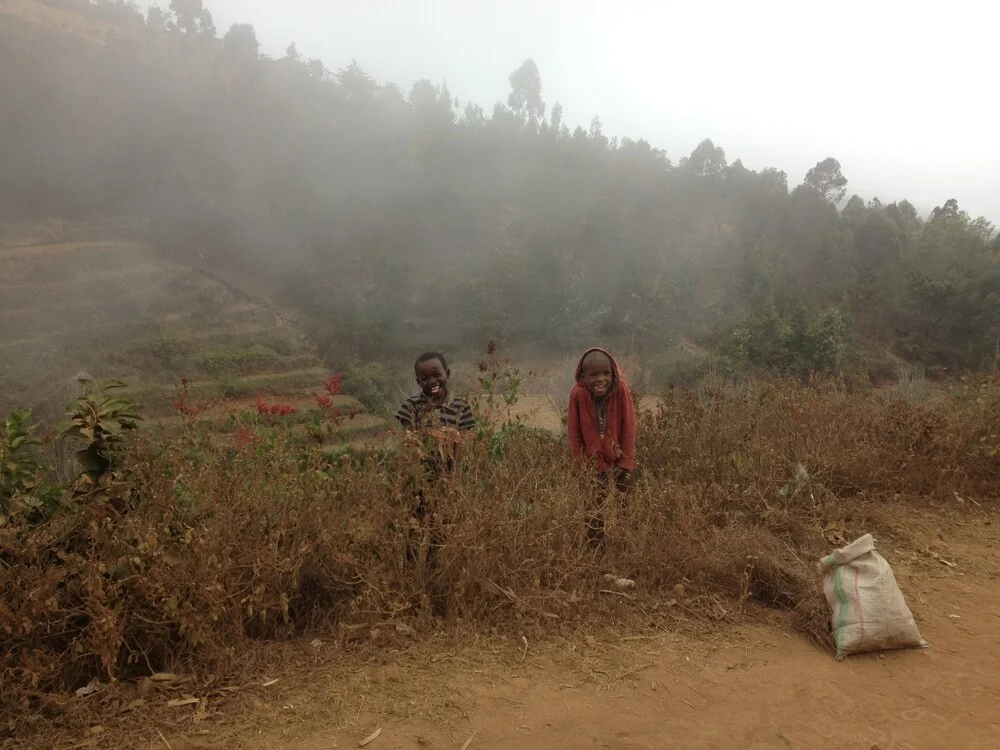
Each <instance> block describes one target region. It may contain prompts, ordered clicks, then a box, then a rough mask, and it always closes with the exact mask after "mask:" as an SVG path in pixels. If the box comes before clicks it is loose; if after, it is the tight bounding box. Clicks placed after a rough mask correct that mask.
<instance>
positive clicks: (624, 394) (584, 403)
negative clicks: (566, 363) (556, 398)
mask: <svg viewBox="0 0 1000 750" xmlns="http://www.w3.org/2000/svg"><path fill="white" fill-rule="evenodd" d="M566 432H567V436H568V438H569V449H570V451H571V452H572V453H573V456H574V457H576V459H577V460H578V461H580V463H581V464H590V465H592V466H593V467H594V468H596V470H597V473H598V476H599V477H600V478H601V480H602V481H601V486H602V487H606V486H607V484H608V482H609V481H611V480H612V479H613V480H614V482H615V487H616V489H617V490H618V492H620V493H624V492H626V491H627V489H628V480H629V476H630V475H631V473H632V471H633V470H634V469H635V439H636V434H637V432H638V423H637V420H636V415H635V405H634V404H633V403H632V393H631V392H630V391H629V388H628V384H627V383H626V382H625V381H624V380H623V379H622V376H621V370H620V369H619V367H618V363H617V362H615V359H614V357H612V356H611V354H610V353H608V352H606V351H605V350H604V349H597V348H594V349H588V350H587V351H586V352H584V354H583V356H582V357H580V362H579V364H578V365H577V367H576V385H574V386H573V390H572V391H571V392H570V395H569V412H568V414H567V416H566ZM587 526H588V533H587V536H588V538H590V540H591V541H598V540H600V539H601V538H602V537H603V536H604V521H603V519H602V518H601V517H600V516H597V517H594V518H591V519H590V520H589V521H588V524H587Z"/></svg>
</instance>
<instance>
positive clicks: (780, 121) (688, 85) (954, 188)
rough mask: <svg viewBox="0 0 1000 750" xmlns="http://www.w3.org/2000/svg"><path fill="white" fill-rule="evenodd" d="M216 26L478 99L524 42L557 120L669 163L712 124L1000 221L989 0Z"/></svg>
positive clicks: (246, 6)
mask: <svg viewBox="0 0 1000 750" xmlns="http://www.w3.org/2000/svg"><path fill="white" fill-rule="evenodd" d="M211 8H212V11H213V13H214V14H215V17H216V23H217V25H218V27H219V29H220V30H222V29H226V28H228V27H229V25H230V24H232V23H236V22H249V23H252V24H254V26H255V27H256V29H257V31H258V36H259V38H260V41H261V43H262V51H263V52H265V53H268V54H272V55H275V56H280V55H282V54H284V49H285V47H286V46H287V45H288V44H289V43H290V42H292V41H294V42H296V43H297V45H298V48H299V51H300V52H302V53H303V54H305V55H307V56H310V57H313V56H316V57H321V58H322V59H323V60H324V61H325V62H326V63H327V65H328V66H329V67H331V68H335V67H338V66H341V65H344V64H346V63H347V62H348V61H349V60H350V59H351V58H356V59H357V60H358V61H359V62H360V63H361V64H362V65H363V66H364V67H365V69H366V70H368V71H369V72H370V73H371V74H372V75H373V76H374V77H375V78H376V79H377V80H380V81H384V80H389V81H395V82H396V83H398V84H399V85H400V86H402V88H403V90H404V91H409V89H410V86H412V84H413V82H414V81H416V80H418V79H421V78H428V79H430V80H432V81H434V82H435V83H440V82H442V81H447V82H448V85H449V87H450V89H451V91H452V93H453V94H454V95H456V96H458V97H459V99H460V100H461V101H462V102H463V103H464V102H467V101H469V100H474V101H477V102H479V103H480V104H482V105H483V107H484V108H485V109H487V111H488V110H489V109H490V108H491V107H492V105H493V102H496V101H505V100H506V98H507V87H506V85H505V84H506V75H507V73H508V72H509V71H510V70H512V69H513V68H514V67H516V65H517V64H518V63H520V62H521V61H522V60H524V59H525V58H528V57H531V58H534V60H535V61H536V62H537V63H538V66H539V68H540V70H541V71H542V74H543V80H544V84H545V92H544V93H545V96H546V99H547V100H548V101H549V102H550V103H551V102H554V101H556V100H558V101H559V102H560V103H561V104H562V105H563V107H564V108H565V117H566V120H567V121H568V122H570V123H571V126H572V124H576V123H584V125H586V123H588V122H589V121H590V119H591V118H592V117H593V116H595V115H597V116H600V117H601V119H602V121H603V122H604V125H605V131H606V132H608V133H609V134H610V135H619V136H630V137H633V138H645V139H646V140H648V141H649V142H650V143H651V144H652V145H653V146H655V147H658V148H663V149H665V150H666V152H667V155H668V156H670V157H671V158H672V159H674V160H675V161H676V159H677V158H679V157H680V156H683V155H686V154H688V153H690V152H691V150H692V149H693V148H694V147H695V146H696V145H697V144H698V143H699V142H700V141H701V140H702V139H703V138H706V137H707V138H711V139H712V140H713V141H714V142H715V143H716V144H718V145H721V146H723V147H724V148H725V149H726V151H727V153H729V154H731V156H732V157H733V158H736V157H739V158H741V159H742V160H743V163H744V164H746V165H747V166H748V167H749V168H751V169H760V168H763V167H768V166H774V167H778V168H779V169H783V170H785V171H786V172H787V173H788V175H789V178H790V179H791V180H792V181H793V182H797V181H798V180H799V179H801V177H802V176H804V174H805V172H806V170H807V169H809V168H810V167H811V166H813V165H814V164H815V163H816V162H817V161H818V160H819V159H822V158H824V157H826V156H829V155H833V156H836V157H837V158H838V159H839V160H840V163H841V165H842V166H843V168H844V171H845V173H846V174H849V175H850V178H851V184H852V190H853V191H854V192H858V193H859V194H860V195H862V197H864V198H866V199H869V198H872V197H876V196H877V197H879V198H880V199H881V200H882V201H883V202H889V201H893V200H899V199H902V198H907V199H909V200H910V201H911V202H913V203H915V204H916V205H917V206H918V208H920V209H921V210H922V212H925V211H929V210H930V209H931V208H932V207H933V206H935V205H937V204H939V203H941V202H942V201H943V200H945V199H946V198H948V197H953V196H958V197H960V199H961V201H960V202H961V203H962V205H963V207H964V208H966V209H967V210H968V211H970V213H972V214H973V215H980V214H983V215H986V216H987V217H989V218H990V219H992V220H993V221H994V222H997V221H998V220H1000V138H998V137H997V135H996V132H997V130H996V122H997V119H998V117H1000V100H998V99H997V97H996V96H995V95H994V93H993V92H994V89H995V87H996V74H997V64H996V58H995V45H996V40H995V33H996V28H997V26H998V24H1000V8H998V6H996V5H991V4H986V3H978V2H973V1H970V0H959V1H958V2H954V3H949V4H948V6H947V9H946V12H938V11H937V10H932V9H931V6H922V5H920V4H917V5H914V4H913V3H912V2H905V1H904V0H883V1H882V2H878V3H868V2H858V1H855V0H851V1H849V2H839V3H835V4H811V3H806V4H803V3H801V2H795V1H794V0H788V1H783V2H774V1H773V0H768V1H766V2H762V3H745V2H718V1H717V0H716V1H714V2H704V3H694V2H660V1H659V0H648V1H641V2H639V1H636V0H630V1H628V2H622V3H606V2H600V1H599V0H582V1H580V2H576V1H572V0H550V1H548V2H541V3H538V2H529V1H528V0H512V1H511V2H482V3H468V2H459V1H458V0H423V1H422V2H405V1H403V0H397V1H396V2H386V1H385V0H373V1H372V2H363V3H350V2H332V3H331V2H324V1H323V0H285V1H284V2H281V3H276V2H273V1H272V0H218V1H217V2H212V3H211Z"/></svg>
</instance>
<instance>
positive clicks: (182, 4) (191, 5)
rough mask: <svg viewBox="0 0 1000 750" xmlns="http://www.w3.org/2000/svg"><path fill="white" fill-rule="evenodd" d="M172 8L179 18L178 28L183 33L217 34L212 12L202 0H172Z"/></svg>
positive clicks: (212, 35) (175, 15)
mask: <svg viewBox="0 0 1000 750" xmlns="http://www.w3.org/2000/svg"><path fill="white" fill-rule="evenodd" d="M170 10H171V11H173V14H174V17H175V18H176V19H177V28H178V29H179V30H180V31H181V33H184V34H204V35H205V36H211V37H214V36H215V24H214V23H212V14H211V13H209V11H208V8H206V7H205V6H204V4H203V3H202V0H170Z"/></svg>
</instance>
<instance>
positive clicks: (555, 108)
mask: <svg viewBox="0 0 1000 750" xmlns="http://www.w3.org/2000/svg"><path fill="white" fill-rule="evenodd" d="M562 116H563V107H562V105H561V104H560V103H559V102H556V103H555V104H553V105H552V114H551V115H549V132H550V133H551V134H552V136H553V137H558V136H559V135H560V134H561V132H562V128H563V121H562Z"/></svg>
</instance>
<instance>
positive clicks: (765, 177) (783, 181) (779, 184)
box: [760, 167, 788, 195]
mask: <svg viewBox="0 0 1000 750" xmlns="http://www.w3.org/2000/svg"><path fill="white" fill-rule="evenodd" d="M760 181H761V184H762V185H764V186H765V187H768V188H771V189H773V190H777V191H779V192H781V193H782V194H783V195H788V175H787V174H785V172H784V170H781V169H775V168H774V167H764V169H762V170H761V171H760Z"/></svg>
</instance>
